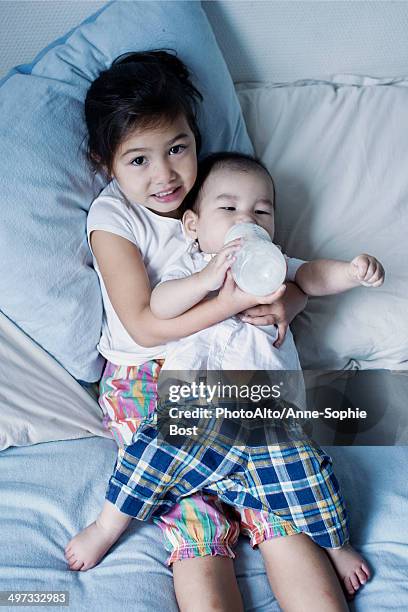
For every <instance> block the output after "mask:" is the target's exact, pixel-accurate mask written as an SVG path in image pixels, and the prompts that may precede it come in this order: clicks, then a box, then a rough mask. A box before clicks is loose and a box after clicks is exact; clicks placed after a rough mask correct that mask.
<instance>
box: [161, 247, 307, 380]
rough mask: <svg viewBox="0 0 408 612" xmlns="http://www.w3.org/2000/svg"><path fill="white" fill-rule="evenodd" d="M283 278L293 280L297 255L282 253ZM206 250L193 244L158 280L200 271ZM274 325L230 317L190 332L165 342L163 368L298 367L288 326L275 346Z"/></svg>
mask: <svg viewBox="0 0 408 612" xmlns="http://www.w3.org/2000/svg"><path fill="white" fill-rule="evenodd" d="M285 259H286V263H287V267H288V269H287V275H286V280H288V281H294V279H295V275H296V272H297V270H298V268H299V267H300V266H301V265H302V264H303V263H305V262H304V261H303V260H301V259H295V258H292V257H286V256H285ZM208 261H209V256H208V254H205V253H202V252H201V251H198V250H197V249H195V248H194V247H193V246H192V247H191V248H190V249H188V250H187V251H186V252H184V253H183V254H182V255H181V256H180V258H179V259H178V260H177V261H176V262H174V263H173V264H169V265H168V267H167V269H166V270H165V272H164V274H163V276H162V282H164V281H167V280H174V279H179V278H184V277H187V276H190V275H191V274H194V273H195V272H199V271H201V270H202V269H203V268H205V266H206V265H207V263H208ZM277 335H278V331H277V328H276V326H275V325H263V326H256V325H251V324H249V323H244V322H243V321H241V319H240V318H239V317H230V318H229V319H226V320H225V321H222V322H220V323H217V324H216V325H212V326H211V327H209V328H207V329H203V330H202V331H199V332H197V333H195V334H192V335H191V336H187V337H186V338H182V339H180V340H177V341H174V342H169V343H168V345H167V357H166V361H165V363H164V366H163V369H164V370H300V369H301V367H300V362H299V357H298V353H297V350H296V346H295V342H294V339H293V335H292V333H291V331H290V329H288V331H287V333H286V337H285V340H284V342H283V344H282V345H281V346H280V348H279V349H277V348H276V347H274V346H273V343H274V342H275V340H276V338H277Z"/></svg>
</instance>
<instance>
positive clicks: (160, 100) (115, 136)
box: [85, 50, 203, 173]
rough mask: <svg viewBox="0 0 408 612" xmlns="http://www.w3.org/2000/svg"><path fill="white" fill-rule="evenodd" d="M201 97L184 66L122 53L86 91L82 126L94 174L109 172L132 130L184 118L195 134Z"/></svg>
mask: <svg viewBox="0 0 408 612" xmlns="http://www.w3.org/2000/svg"><path fill="white" fill-rule="evenodd" d="M202 99H203V98H202V95H201V93H200V92H199V91H198V89H197V88H196V87H195V86H194V85H193V83H192V81H191V77H190V73H189V71H188V69H187V67H186V66H185V64H184V63H183V62H182V61H181V60H180V59H178V58H177V57H176V56H175V55H174V54H173V53H169V52H167V51H159V50H157V51H146V52H145V51H144V52H140V53H127V54H125V55H122V56H120V57H119V58H117V59H116V60H115V61H114V62H113V64H112V66H111V67H110V68H108V69H107V70H104V71H103V72H101V74H100V75H99V76H98V78H97V79H95V81H94V82H93V83H92V85H91V86H90V88H89V89H88V92H87V95H86V99H85V120H86V125H87V128H88V158H89V161H90V162H91V164H92V165H93V167H94V168H95V169H97V170H100V169H105V170H107V171H108V173H110V172H111V170H112V165H113V159H114V156H115V153H116V150H117V148H118V146H119V145H120V144H121V142H123V140H124V139H125V138H126V136H127V135H128V134H129V133H130V132H131V131H132V130H134V129H135V128H155V127H158V126H160V125H162V124H163V123H168V122H172V121H174V120H175V119H176V118H177V117H178V116H180V115H184V117H185V118H186V120H187V123H188V125H189V127H190V129H191V131H192V132H193V134H194V137H195V141H196V148H197V152H198V151H199V150H200V146H201V135H200V131H199V128H198V125H197V107H198V102H200V101H201V100H202Z"/></svg>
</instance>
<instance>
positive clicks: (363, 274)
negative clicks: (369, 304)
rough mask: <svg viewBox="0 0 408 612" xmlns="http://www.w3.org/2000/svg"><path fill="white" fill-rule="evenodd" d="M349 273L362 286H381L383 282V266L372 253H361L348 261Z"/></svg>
mask: <svg viewBox="0 0 408 612" xmlns="http://www.w3.org/2000/svg"><path fill="white" fill-rule="evenodd" d="M350 274H351V276H352V278H353V279H354V280H356V281H357V282H358V283H359V284H360V285H363V286H364V287H381V285H382V284H383V282H384V277H385V272H384V268H383V267H382V265H381V264H380V262H379V261H378V259H376V258H375V257H373V256H372V255H367V254H366V253H363V254H362V255H358V256H357V257H355V258H354V259H353V260H352V261H351V262H350Z"/></svg>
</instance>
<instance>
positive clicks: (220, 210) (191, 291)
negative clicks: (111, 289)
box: [135, 153, 384, 595]
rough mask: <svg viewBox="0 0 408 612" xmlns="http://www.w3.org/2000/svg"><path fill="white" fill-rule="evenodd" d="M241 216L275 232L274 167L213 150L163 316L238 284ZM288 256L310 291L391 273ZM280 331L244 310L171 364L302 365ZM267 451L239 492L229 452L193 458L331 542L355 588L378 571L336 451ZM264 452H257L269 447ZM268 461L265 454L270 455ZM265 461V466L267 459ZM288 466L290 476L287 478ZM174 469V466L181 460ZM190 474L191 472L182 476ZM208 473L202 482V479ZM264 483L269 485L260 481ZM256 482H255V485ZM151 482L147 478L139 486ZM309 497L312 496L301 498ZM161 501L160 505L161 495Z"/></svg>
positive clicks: (175, 352)
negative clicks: (363, 547) (354, 535)
mask: <svg viewBox="0 0 408 612" xmlns="http://www.w3.org/2000/svg"><path fill="white" fill-rule="evenodd" d="M237 223H255V224H257V225H259V226H261V227H262V228H264V229H265V230H266V231H267V232H268V234H269V235H270V237H271V239H273V236H274V184H273V180H272V178H271V176H270V175H269V173H268V171H267V170H266V168H265V167H264V166H263V165H262V164H261V163H259V162H258V161H257V160H255V159H253V158H250V157H247V156H244V155H240V154H233V153H225V154H224V153H221V154H216V155H212V156H209V157H208V158H206V159H205V160H204V161H203V162H202V163H201V165H200V167H199V172H198V178H197V181H196V184H195V187H194V188H193V190H192V191H191V196H190V197H189V198H188V199H187V210H186V211H185V213H184V216H183V225H184V230H185V233H186V235H187V236H188V237H189V238H190V240H191V241H192V242H191V243H190V246H189V247H188V248H187V250H186V253H185V254H184V255H183V256H182V257H181V258H179V260H177V261H176V263H175V264H172V265H171V266H170V267H169V268H168V270H167V271H165V273H164V276H163V277H162V282H161V283H160V284H159V285H157V286H156V287H155V289H154V290H153V292H152V296H151V309H152V311H153V312H154V314H155V315H156V316H157V317H159V318H173V317H176V316H178V315H180V314H181V313H183V312H185V311H187V310H188V309H189V308H192V307H193V306H194V305H195V304H197V303H198V302H200V301H202V300H203V299H205V298H206V297H207V296H208V294H209V293H210V292H212V291H214V290H218V289H219V288H220V287H221V289H220V291H228V292H232V293H233V292H234V291H240V289H239V288H238V287H237V286H236V285H235V283H234V281H233V279H232V276H231V271H230V270H229V268H230V266H231V264H232V262H233V261H234V253H236V251H237V250H238V249H239V248H240V244H241V242H240V240H239V239H238V240H235V241H232V242H230V243H228V244H226V245H224V239H225V236H226V234H227V232H228V230H229V229H230V228H231V227H232V226H233V225H235V224H237ZM286 261H287V266H288V271H287V280H293V281H294V282H296V283H297V284H298V286H299V287H300V288H301V289H302V290H303V291H304V292H305V293H306V294H307V295H309V296H322V295H329V294H335V293H340V292H343V291H347V290H349V289H352V288H354V287H358V286H360V285H363V286H365V287H379V286H380V285H382V283H383V281H384V270H383V267H382V265H381V264H380V263H379V262H378V261H377V260H376V259H375V257H373V256H370V255H366V254H362V255H358V256H357V257H355V258H354V259H353V260H352V261H350V262H345V261H335V260H328V259H320V260H315V261H309V262H305V261H302V260H299V259H293V258H286ZM276 338H277V329H276V327H275V326H264V327H255V326H252V325H249V324H248V323H247V322H245V317H244V318H241V319H239V318H238V317H233V318H231V319H228V320H226V321H223V322H222V323H218V324H217V325H214V326H212V327H210V328H208V329H205V330H203V331H200V332H198V333H196V334H193V335H192V336H189V337H187V338H184V339H181V340H179V341H177V342H174V343H170V345H169V346H168V353H167V358H166V361H165V365H164V368H163V369H167V370H193V369H195V370H237V369H238V370H243V369H246V370H278V369H279V370H300V363H299V359H298V355H297V351H296V347H295V344H294V340H293V336H292V334H291V332H290V330H288V332H287V335H286V338H285V340H284V342H283V344H282V346H281V347H280V348H279V349H277V348H275V346H274V343H275V341H276ZM141 435H143V434H141ZM135 441H137V440H135ZM264 450H265V452H266V453H268V456H269V460H270V471H271V472H274V475H273V476H272V477H271V476H270V475H269V477H267V478H264V477H263V476H262V475H261V471H262V470H261V469H260V466H258V468H257V466H256V460H254V461H253V470H254V473H255V475H254V474H252V475H250V476H249V477H248V478H246V480H245V478H244V479H243V480H242V479H241V482H242V491H238V490H237V479H235V480H234V479H232V480H233V482H234V490H232V488H231V487H229V486H227V485H225V483H226V481H227V480H228V477H229V476H231V473H229V474H221V473H220V471H219V470H222V466H221V463H222V458H221V459H220V465H219V466H217V470H215V472H216V476H214V463H211V465H208V466H204V467H203V464H202V463H201V464H200V466H199V469H198V470H196V471H195V468H194V466H193V465H191V468H190V472H191V473H192V478H191V481H194V482H195V484H196V488H200V487H201V489H204V490H207V491H213V492H214V493H216V494H217V495H219V497H220V498H221V499H222V500H223V501H224V502H227V503H229V504H231V505H233V506H234V505H235V506H237V505H248V506H250V507H253V508H256V507H259V506H257V502H258V503H259V500H260V501H261V503H262V505H263V508H268V510H269V511H272V512H273V513H276V514H277V515H278V516H280V517H281V518H284V519H286V520H287V519H289V520H292V521H293V524H294V525H295V527H296V528H297V529H298V530H299V531H302V532H304V533H306V534H307V535H309V536H310V537H311V538H312V540H313V541H314V542H315V543H316V544H318V545H319V546H322V547H324V548H325V549H326V551H327V553H328V554H329V557H330V559H331V561H332V563H333V565H334V567H335V569H336V570H337V573H338V575H339V578H340V580H341V581H342V582H343V584H344V587H345V589H346V591H347V592H348V593H349V594H350V595H351V594H352V593H354V592H355V591H357V590H358V588H359V587H360V585H362V584H364V583H365V582H366V581H367V579H368V578H369V577H370V571H369V569H368V567H367V563H366V562H365V561H364V559H363V558H362V557H361V556H360V555H359V554H358V553H357V552H356V551H354V549H353V548H352V547H351V546H350V544H349V543H348V538H349V536H348V528H347V519H346V513H345V509H344V504H343V500H342V498H341V494H340V491H339V486H338V483H337V480H336V478H335V476H334V474H333V471H332V468H331V459H330V457H328V456H327V455H326V454H325V453H324V452H323V451H322V450H321V449H319V448H317V447H316V446H315V445H313V444H310V445H308V444H295V443H294V444H293V447H292V448H290V447H289V450H290V452H289V453H288V446H287V445H286V447H283V446H276V447H271V446H266V447H265V449H264ZM258 451H259V449H257V454H258V456H259V455H261V454H262V453H259V452H258ZM292 451H293V452H292ZM143 452H145V451H143ZM143 452H142V454H141V458H142V456H143ZM291 453H292V455H291ZM293 453H295V456H296V460H297V461H298V462H299V463H300V464H301V465H302V470H304V472H303V471H302V476H303V484H302V485H301V486H300V480H299V479H298V478H299V477H298V476H297V472H296V470H294V471H293V472H291V468H292V467H293V462H294V459H293ZM175 455H176V452H175ZM252 458H253V457H252ZM213 460H214V457H212V461H213ZM264 460H265V456H264V455H262V461H264ZM316 460H317V461H316ZM224 463H225V462H224ZM246 465H249V464H248V463H246ZM262 465H263V467H264V465H265V464H264V463H263V464H262ZM282 465H284V466H285V469H284V470H282V468H281V469H279V466H282ZM277 466H278V467H277ZM316 466H319V467H316ZM206 468H207V469H206ZM229 469H230V470H231V467H229ZM232 471H233V470H232ZM283 472H284V474H285V476H284V478H283V479H282V473H283ZM173 473H176V469H175V468H174V469H173ZM185 474H186V472H185V471H184V472H183V476H184V477H185ZM240 474H241V475H242V473H241V472H240ZM305 474H306V481H307V483H308V484H307V485H305V484H304V477H305ZM288 475H289V476H288ZM200 478H201V484H200V485H198V484H197V483H198V481H199V479H200ZM217 479H218V482H217ZM288 480H290V483H289V482H288ZM316 480H317V484H316ZM167 481H168V482H170V483H171V487H174V488H177V486H175V484H177V483H175V482H174V479H171V478H170V477H168V479H167ZM283 481H284V482H283ZM220 482H221V483H222V485H220ZM231 482H232V481H231ZM260 482H261V483H262V487H260V486H259V483H260ZM271 482H275V483H276V482H280V483H281V485H282V488H281V489H280V490H279V491H278V492H277V491H276V486H275V490H274V491H272V489H271V488H269V489H268V484H267V483H271ZM253 483H256V485H257V486H256V487H254V486H253ZM312 483H314V484H312ZM145 484H146V483H145V482H142V481H139V485H140V486H142V485H145ZM251 485H252V486H251ZM269 487H270V485H269ZM173 490H174V489H173ZM282 491H283V492H284V497H285V498H286V502H287V503H285V504H283V502H282V497H283V496H282ZM185 494H186V492H184V495H185ZM309 494H310V495H309ZM161 496H162V498H164V497H165V496H166V492H165V487H164V489H161ZM306 499H307V500H308V501H307V502H305V501H302V500H306ZM242 500H245V503H242ZM294 500H296V502H294ZM311 500H313V501H311ZM150 501H152V499H150ZM157 501H158V503H159V504H160V500H157ZM295 506H296V507H295ZM322 525H323V526H324V527H323V528H322ZM317 526H319V527H318V528H317Z"/></svg>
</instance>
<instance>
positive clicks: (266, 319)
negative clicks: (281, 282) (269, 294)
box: [239, 282, 307, 348]
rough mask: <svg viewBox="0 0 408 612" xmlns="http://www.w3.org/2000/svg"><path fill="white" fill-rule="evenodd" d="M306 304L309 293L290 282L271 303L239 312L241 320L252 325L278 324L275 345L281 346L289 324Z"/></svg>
mask: <svg viewBox="0 0 408 612" xmlns="http://www.w3.org/2000/svg"><path fill="white" fill-rule="evenodd" d="M306 304H307V295H306V294H305V293H303V291H302V290H301V289H299V287H298V286H297V285H296V284H295V283H291V282H289V283H287V286H286V291H285V293H284V294H283V296H282V298H280V299H278V300H276V301H274V302H273V303H271V304H264V305H260V306H253V307H252V308H247V309H246V310H244V311H243V312H241V313H240V314H239V317H240V319H241V321H244V322H245V323H250V324H251V325H276V327H277V329H278V337H277V338H276V340H275V342H274V346H275V347H276V348H279V347H280V346H281V345H282V343H283V341H284V339H285V336H286V332H287V330H288V327H289V325H290V324H291V323H292V321H293V319H294V318H295V317H296V315H298V314H299V312H301V311H302V310H303V309H304V308H305V306H306Z"/></svg>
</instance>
